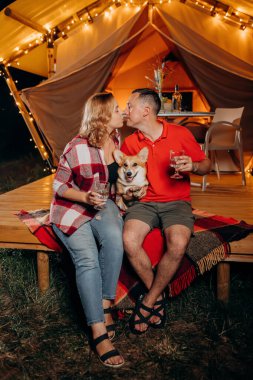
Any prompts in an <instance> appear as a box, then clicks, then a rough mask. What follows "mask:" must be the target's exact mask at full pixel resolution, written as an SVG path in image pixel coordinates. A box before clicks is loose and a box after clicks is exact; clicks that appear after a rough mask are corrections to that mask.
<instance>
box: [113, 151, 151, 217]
mask: <svg viewBox="0 0 253 380" xmlns="http://www.w3.org/2000/svg"><path fill="white" fill-rule="evenodd" d="M113 155H114V158H115V161H116V162H117V164H118V165H119V168H118V179H117V182H116V192H117V199H116V204H117V206H118V207H119V208H120V209H121V210H124V211H125V210H126V209H127V205H126V204H125V203H124V200H123V199H126V200H127V201H130V200H131V199H129V193H128V194H127V191H128V190H131V191H132V194H133V197H132V199H134V198H136V199H140V198H142V197H143V196H144V195H146V192H147V186H148V181H147V178H146V174H147V169H146V162H147V159H148V148H146V147H145V148H142V149H141V150H140V152H139V153H138V154H136V155H135V156H127V155H125V154H124V153H123V152H121V151H120V150H119V149H115V151H114V152H113ZM143 187H146V188H144V189H143ZM126 194H127V195H126Z"/></svg>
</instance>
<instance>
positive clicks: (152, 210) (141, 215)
mask: <svg viewBox="0 0 253 380" xmlns="http://www.w3.org/2000/svg"><path fill="white" fill-rule="evenodd" d="M130 219H137V220H141V221H142V222H144V223H146V224H148V225H149V226H150V229H151V230H152V229H153V228H155V227H159V228H161V229H162V230H164V229H166V228H168V227H170V226H173V225H174V224H181V225H183V226H186V227H188V228H189V229H190V230H191V231H192V232H193V226H194V221H195V217H194V215H193V213H192V207H191V203H190V202H186V201H175V202H136V203H134V204H133V205H132V206H130V207H129V208H128V209H127V210H126V214H125V222H126V221H127V220H130Z"/></svg>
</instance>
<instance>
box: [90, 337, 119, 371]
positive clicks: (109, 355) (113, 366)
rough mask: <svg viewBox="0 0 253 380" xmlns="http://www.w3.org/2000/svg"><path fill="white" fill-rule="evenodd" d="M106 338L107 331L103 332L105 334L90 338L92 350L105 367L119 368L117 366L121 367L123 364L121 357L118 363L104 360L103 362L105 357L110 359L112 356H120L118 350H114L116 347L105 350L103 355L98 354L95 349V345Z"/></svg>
mask: <svg viewBox="0 0 253 380" xmlns="http://www.w3.org/2000/svg"><path fill="white" fill-rule="evenodd" d="M106 339H109V337H108V334H107V333H105V334H103V335H100V336H99V337H98V338H96V339H93V340H92V344H91V346H92V349H93V351H94V352H95V353H96V354H97V356H98V359H99V360H100V362H101V363H102V364H103V365H104V366H105V367H110V368H119V367H122V366H123V365H124V364H125V361H124V359H123V362H122V363H120V364H110V363H106V362H105V361H106V360H107V359H110V358H112V357H114V356H121V355H120V353H119V351H118V350H116V349H113V350H110V351H108V352H106V353H105V354H103V355H101V356H100V355H99V354H98V352H97V349H96V347H97V345H98V344H99V343H101V342H103V341H104V340H106ZM121 357H122V356H121Z"/></svg>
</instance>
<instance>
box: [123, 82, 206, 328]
mask: <svg viewBox="0 0 253 380" xmlns="http://www.w3.org/2000/svg"><path fill="white" fill-rule="evenodd" d="M160 107H161V102H160V98H159V96H158V94H157V93H156V92H155V91H153V90H151V89H145V88H144V89H136V90H134V91H133V92H132V94H131V96H130V98H129V100H128V103H127V108H126V111H125V113H126V119H127V125H128V126H129V127H132V128H135V129H136V130H137V131H135V132H134V133H133V134H132V135H130V136H128V137H127V138H126V139H125V141H124V143H123V145H122V148H121V150H122V151H123V152H124V153H125V154H127V155H135V154H136V153H138V152H139V151H140V149H142V148H143V147H148V149H149V155H148V161H147V178H148V181H149V185H148V189H147V193H146V195H145V196H144V197H143V198H141V199H140V200H139V201H137V202H134V204H133V205H131V206H130V207H129V208H128V209H127V211H126V217H125V223H124V232H123V239H124V247H125V251H126V253H127V256H128V258H129V261H130V263H131V264H132V266H133V268H134V269H135V271H136V273H137V274H138V275H139V277H140V278H141V280H142V281H143V283H144V284H145V286H146V288H147V293H146V294H145V296H143V297H142V298H140V299H139V300H138V301H137V303H136V307H135V311H134V313H133V315H132V317H131V319H130V329H131V331H132V332H133V333H136V334H141V333H143V332H145V331H146V330H147V329H148V327H149V326H152V327H155V328H160V327H163V325H164V323H165V318H166V316H165V301H164V289H165V287H166V286H167V285H168V283H169V282H170V280H171V279H172V277H173V276H174V274H175V273H176V271H177V269H178V267H179V265H180V263H181V260H182V258H183V256H184V253H185V251H186V248H187V245H188V243H189V240H190V237H191V234H192V231H193V225H194V216H193V214H192V209H191V203H190V179H189V173H190V172H193V173H195V174H198V175H204V174H206V173H208V172H209V171H210V160H209V159H208V158H206V157H205V154H204V152H203V151H202V150H201V149H200V146H199V144H198V143H197V142H196V140H195V139H194V137H193V135H192V134H191V133H190V132H189V131H188V130H187V129H186V128H184V127H182V126H180V125H176V124H169V123H168V122H166V121H164V120H159V119H157V114H158V112H159V111H160ZM172 149H173V150H179V149H180V150H182V149H183V150H184V152H185V153H184V155H182V156H179V157H178V158H177V159H176V165H177V171H178V172H180V174H181V175H182V176H183V178H182V179H174V178H171V174H172V172H171V171H172V170H173V169H172V168H171V167H170V150H172ZM154 227H161V228H162V230H163V234H164V238H165V240H166V246H167V249H166V252H165V253H164V255H163V257H162V258H161V260H160V263H159V264H158V266H157V271H156V274H154V272H153V270H152V266H151V262H150V260H149V258H148V256H147V254H146V252H145V251H144V249H143V248H142V243H143V241H144V239H145V237H146V235H147V234H148V233H149V232H150V231H151V230H152V229H153V228H154Z"/></svg>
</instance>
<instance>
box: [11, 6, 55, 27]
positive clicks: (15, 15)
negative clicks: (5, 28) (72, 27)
mask: <svg viewBox="0 0 253 380" xmlns="http://www.w3.org/2000/svg"><path fill="white" fill-rule="evenodd" d="M4 14H5V16H8V17H11V18H12V19H13V20H16V21H18V22H20V23H21V24H23V25H26V26H29V27H30V28H32V29H34V30H37V31H38V32H39V33H42V34H45V33H46V32H47V30H46V29H45V28H43V26H41V25H40V24H38V23H37V22H34V21H31V20H29V19H28V18H26V17H25V16H23V15H22V14H20V13H18V12H17V11H14V10H13V9H11V8H9V7H7V8H5V10H4Z"/></svg>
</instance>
